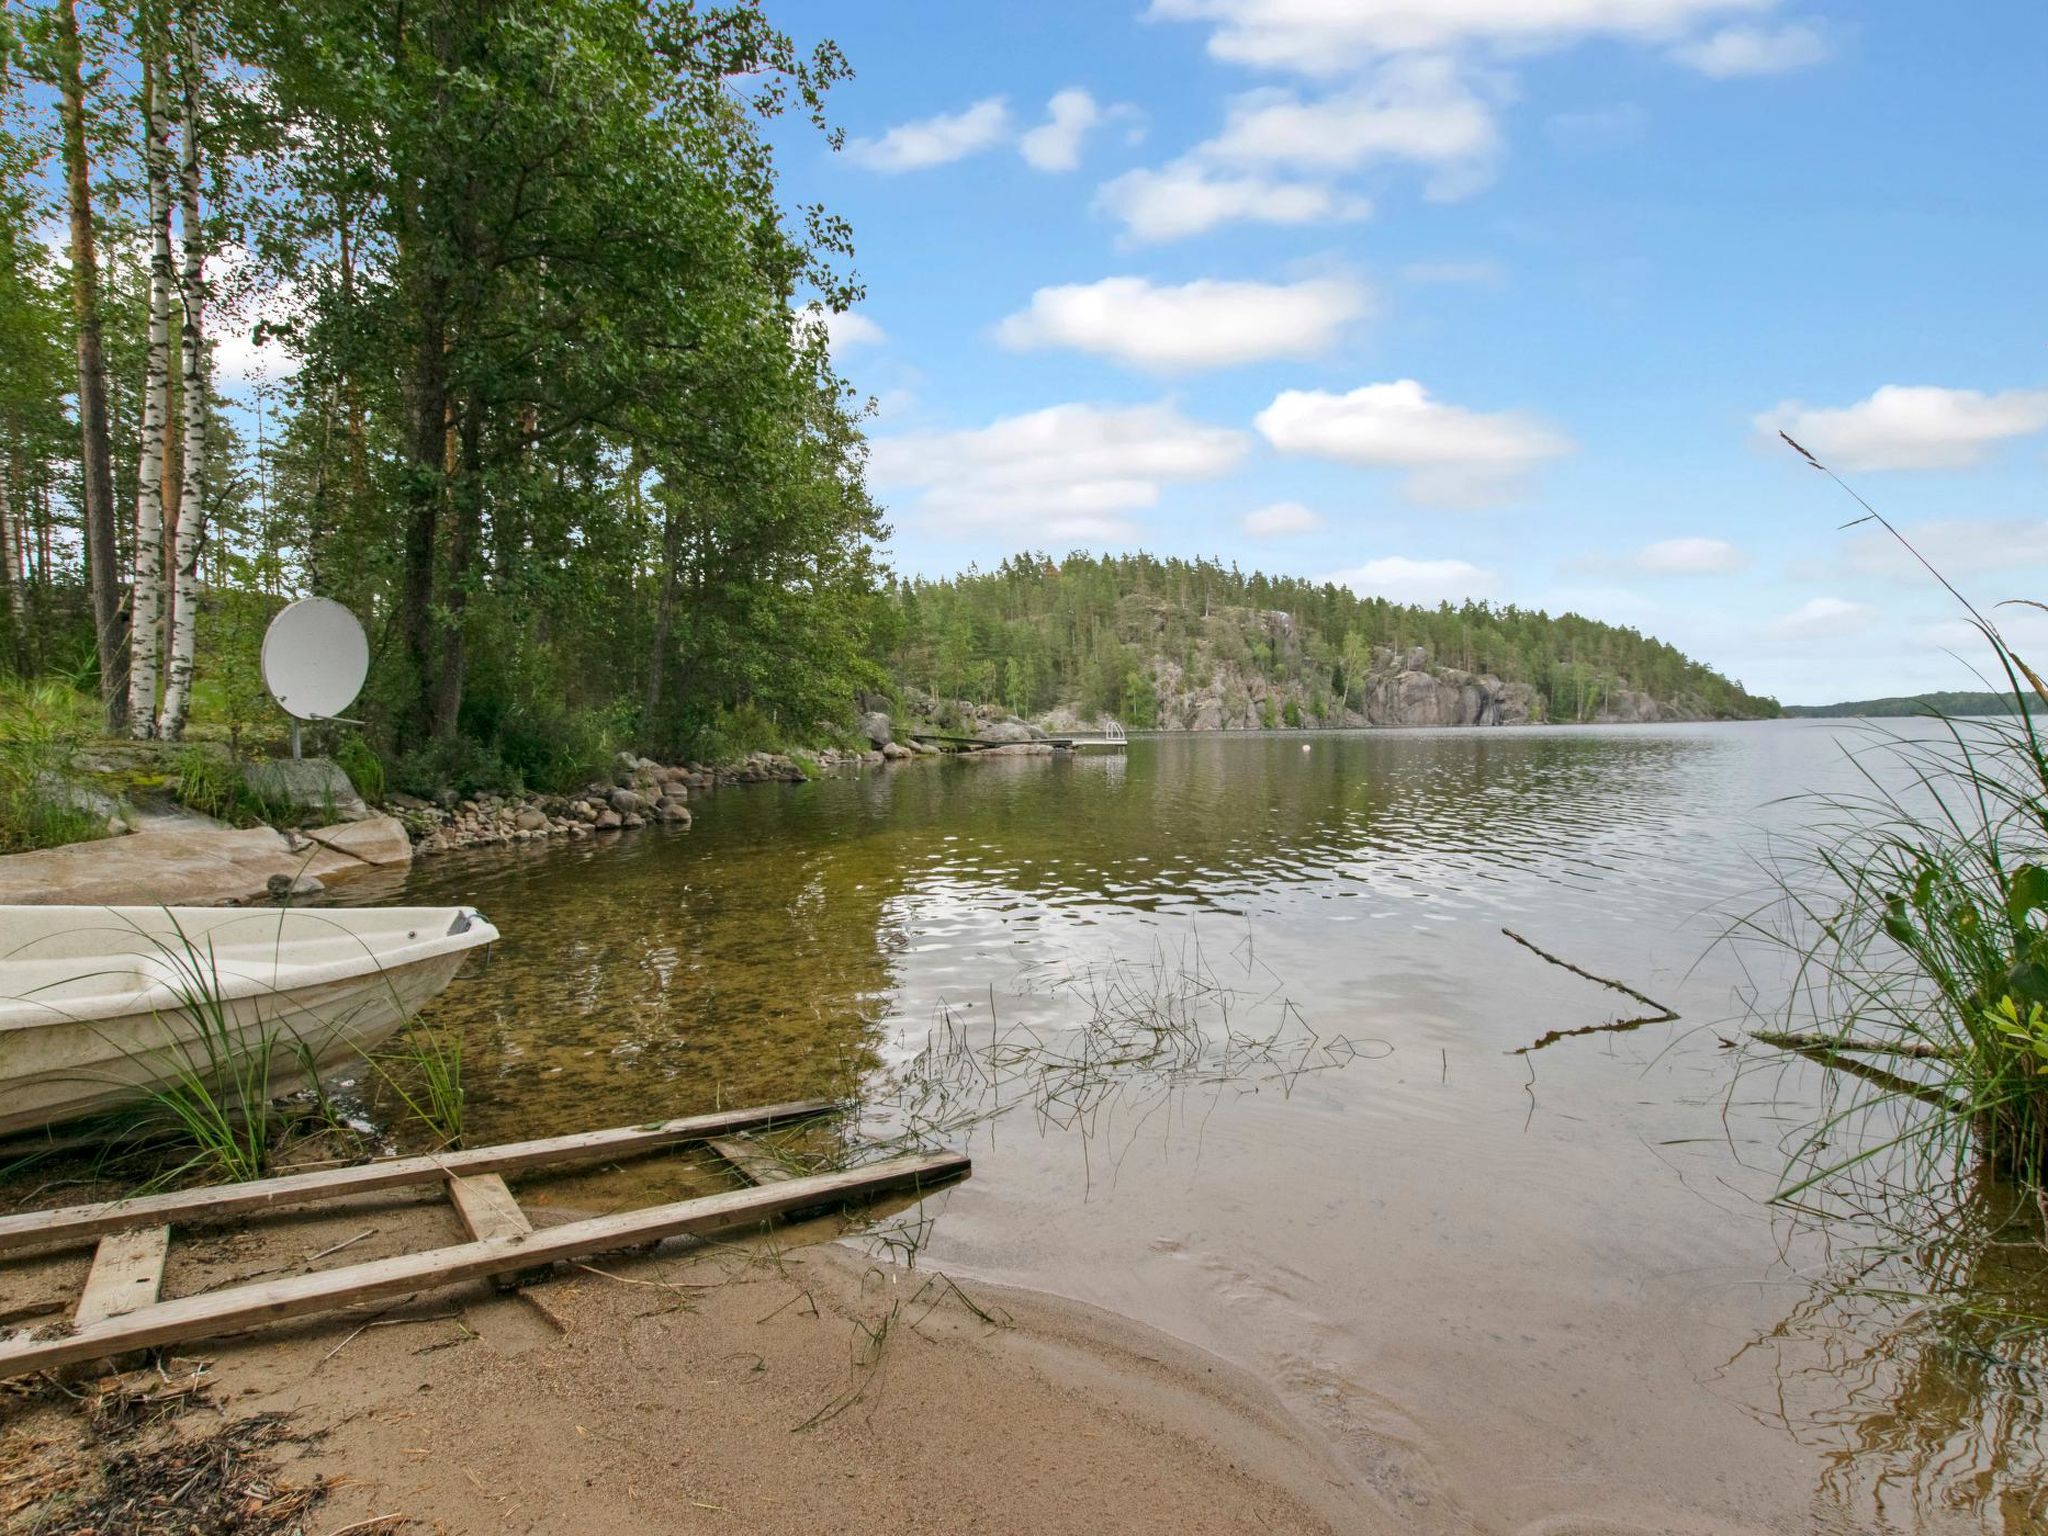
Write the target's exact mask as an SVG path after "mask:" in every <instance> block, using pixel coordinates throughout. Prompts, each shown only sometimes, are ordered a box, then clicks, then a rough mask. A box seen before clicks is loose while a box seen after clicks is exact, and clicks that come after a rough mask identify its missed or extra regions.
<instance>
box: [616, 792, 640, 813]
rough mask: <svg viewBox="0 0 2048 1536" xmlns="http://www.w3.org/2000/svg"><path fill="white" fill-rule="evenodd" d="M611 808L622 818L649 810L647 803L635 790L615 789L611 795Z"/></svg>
mask: <svg viewBox="0 0 2048 1536" xmlns="http://www.w3.org/2000/svg"><path fill="white" fill-rule="evenodd" d="M611 807H612V809H613V810H615V811H617V812H618V813H619V814H620V815H621V816H630V815H632V814H633V813H634V812H636V811H642V810H645V809H646V808H647V802H646V800H644V799H643V798H641V796H640V795H639V794H638V793H637V792H636V791H634V790H630V789H615V790H613V791H612V794H611Z"/></svg>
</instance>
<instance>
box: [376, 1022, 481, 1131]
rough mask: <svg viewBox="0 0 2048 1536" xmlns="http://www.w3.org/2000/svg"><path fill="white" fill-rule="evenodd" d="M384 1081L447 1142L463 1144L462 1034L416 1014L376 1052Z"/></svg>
mask: <svg viewBox="0 0 2048 1536" xmlns="http://www.w3.org/2000/svg"><path fill="white" fill-rule="evenodd" d="M370 1065H371V1067H372V1068H373V1069H374V1070H375V1071H376V1074H377V1076H378V1077H379V1078H381V1079H382V1080H383V1082H384V1085H385V1086H386V1087H387V1088H389V1089H390V1090H391V1091H392V1092H393V1093H394V1094H396V1095H397V1096H398V1099H399V1102H401V1103H402V1104H404V1105H405V1107H406V1108H407V1109H408V1110H409V1111H411V1113H412V1116H413V1118H414V1119H416V1120H418V1121H419V1122H420V1123H421V1124H422V1125H424V1126H426V1127H427V1128H428V1129H429V1130H431V1131H432V1132H433V1133H434V1135H435V1136H436V1137H437V1138H438V1139H439V1141H440V1144H441V1145H442V1146H444V1147H459V1146H461V1145H462V1115H463V1106H464V1104H465V1103H466V1102H467V1101H466V1097H465V1094H464V1090H463V1086H462V1036H461V1035H459V1034H457V1033H456V1032H455V1031H453V1030H451V1029H436V1028H434V1027H432V1026H430V1025H425V1024H422V1023H420V1021H419V1020H418V1019H414V1020H413V1021H412V1022H411V1023H409V1024H408V1025H406V1027H405V1030H404V1032H403V1033H402V1034H400V1035H399V1036H398V1039H397V1043H396V1044H395V1045H394V1046H393V1048H391V1049H390V1050H386V1051H380V1052H379V1053H378V1054H376V1055H374V1056H372V1057H371V1058H370Z"/></svg>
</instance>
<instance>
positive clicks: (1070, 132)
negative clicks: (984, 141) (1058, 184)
mask: <svg viewBox="0 0 2048 1536" xmlns="http://www.w3.org/2000/svg"><path fill="white" fill-rule="evenodd" d="M1045 112H1046V118H1045V121H1044V122H1042V123H1040V124H1039V125H1038V126H1037V127H1036V128H1033V129H1031V130H1030V131H1029V132H1027V133H1025V134H1024V135H1023V136H1022V137H1021V138H1019V139H1018V140H1017V153H1018V154H1020V155H1022V156H1023V157H1024V159H1025V162H1026V163H1027V164H1029V165H1030V166H1031V167H1032V168H1033V169H1035V170H1040V171H1071V170H1073V169H1074V167H1076V166H1077V165H1079V164H1080V163H1081V148H1082V146H1083V145H1084V144H1085V143H1086V142H1087V139H1088V135H1089V134H1090V133H1091V132H1093V131H1094V130H1095V129H1097V128H1099V127H1101V126H1102V125H1103V124H1104V123H1107V122H1109V121H1110V120H1111V119H1113V118H1119V117H1125V118H1128V117H1135V116H1136V115H1137V109H1136V108H1134V107H1128V106H1111V107H1105V106H1102V105H1101V104H1100V103H1098V102H1097V101H1096V99H1095V98H1094V97H1093V96H1091V95H1089V94H1088V92H1086V91H1084V90H1081V89H1079V88H1070V89H1068V90H1064V91H1060V92H1057V93H1056V94H1055V95H1054V96H1053V98H1052V100H1051V101H1049V102H1047V103H1046V104H1045Z"/></svg>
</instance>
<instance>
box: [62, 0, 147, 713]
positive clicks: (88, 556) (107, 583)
mask: <svg viewBox="0 0 2048 1536" xmlns="http://www.w3.org/2000/svg"><path fill="white" fill-rule="evenodd" d="M55 22H56V39H55V42H56V46H55V48H54V49H53V50H52V53H53V54H54V62H55V64H56V73H57V101H58V116H59V120H60V124H61V127H62V139H63V147H64V191H65V202H66V203H67V205H68V209H69V212H70V215H71V304H72V311H73V315H74V318H75V320H76V322H77V328H78V425H79V437H80V444H81V448H80V469H81V471H82V476H81V478H82V481H83V488H84V496H83V500H84V505H83V507H82V509H81V510H82V512H83V515H84V522H85V564H86V579H87V583H88V586H89V589H90V592H91V597H92V619H93V635H94V641H95V645H96V648H97V652H98V657H99V667H100V704H101V707H102V708H103V709H104V710H105V712H106V722H107V729H108V730H110V731H118V730H119V729H120V728H121V725H122V723H123V719H124V717H125V715H126V713H127V709H128V691H127V688H126V686H125V681H126V680H125V679H124V677H123V676H122V670H123V667H124V666H125V664H126V661H127V655H126V650H127V648H126V646H125V645H124V643H123V642H124V641H125V640H126V638H127V637H126V634H125V633H124V629H123V625H124V623H125V619H124V616H123V612H122V607H121V583H120V573H119V572H118V571H117V570H116V569H115V564H116V561H117V559H118V555H117V553H116V548H115V545H116V540H115V536H114V454H113V443H112V439H111V436H110V432H109V428H108V422H107V367H106V357H105V349H104V344H103V341H102V324H101V318H100V266H99V246H98V240H97V238H96V236H95V233H94V230H93V213H92V160H91V151H90V150H89V148H88V147H87V140H86V110H87V108H86V88H85V40H84V38H83V37H82V36H81V34H80V32H79V29H78V4H77V0H57V5H56V12H55Z"/></svg>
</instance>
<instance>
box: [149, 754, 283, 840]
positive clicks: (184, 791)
mask: <svg viewBox="0 0 2048 1536" xmlns="http://www.w3.org/2000/svg"><path fill="white" fill-rule="evenodd" d="M171 792H172V793H173V794H174V795H176V796H177V798H178V801H179V803H180V804H183V805H189V806H190V807H191V808H192V809H193V810H195V811H198V812H200V813H201V814H202V815H206V816H211V817H213V818H214V819H215V820H216V821H225V822H227V823H229V824H230V825H231V826H237V827H247V826H254V825H255V824H256V823H257V822H259V821H262V820H264V819H265V810H266V807H265V806H264V804H263V802H262V801H261V800H259V799H258V798H257V797H256V796H255V795H253V794H251V793H250V792H249V785H248V781H247V780H246V779H245V778H244V777H243V774H242V765H241V763H240V762H238V761H237V760H236V759H235V758H234V757H233V756H232V755H230V754H228V753H226V752H222V751H220V750H219V749H218V748H209V747H205V746H200V745H197V744H189V745H187V746H184V747H181V748H179V749H178V755H177V758H176V759H175V761H174V763H173V766H172V770H171Z"/></svg>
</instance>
